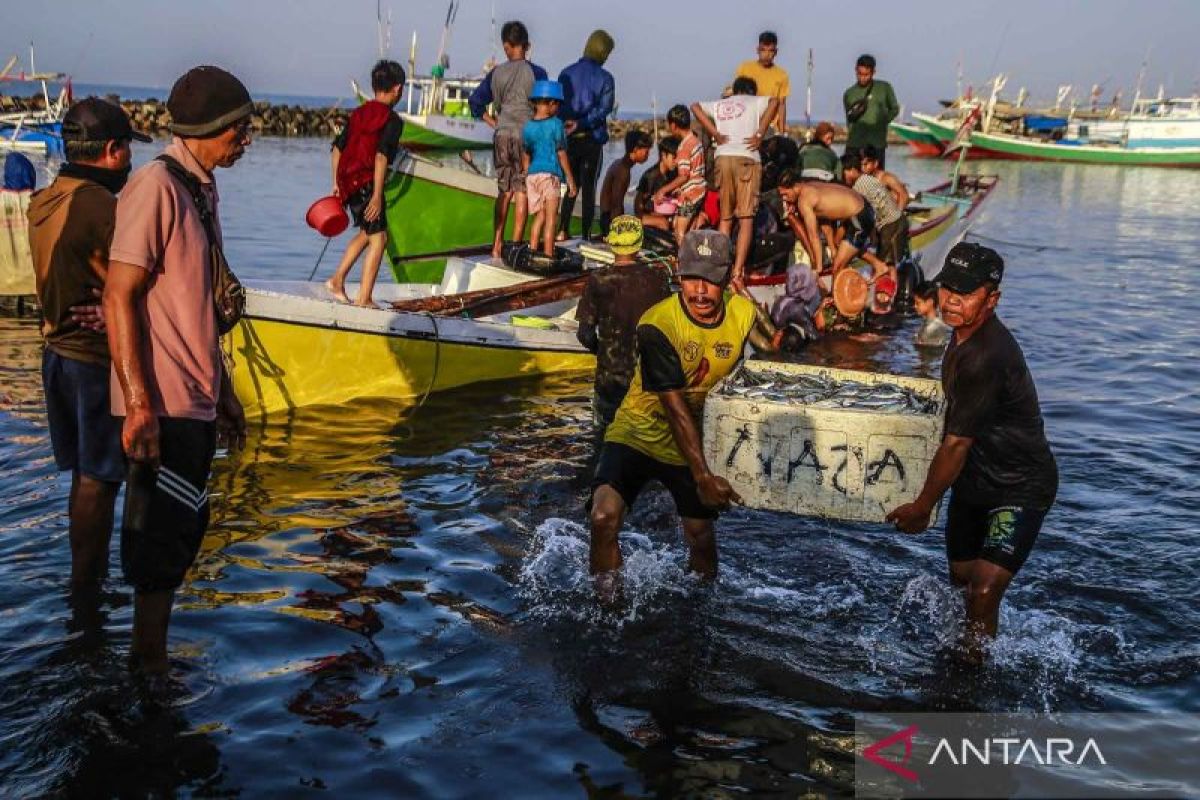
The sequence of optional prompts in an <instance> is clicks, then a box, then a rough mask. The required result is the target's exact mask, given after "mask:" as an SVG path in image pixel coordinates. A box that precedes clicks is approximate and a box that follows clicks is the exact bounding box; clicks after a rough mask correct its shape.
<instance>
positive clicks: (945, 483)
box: [887, 242, 1058, 663]
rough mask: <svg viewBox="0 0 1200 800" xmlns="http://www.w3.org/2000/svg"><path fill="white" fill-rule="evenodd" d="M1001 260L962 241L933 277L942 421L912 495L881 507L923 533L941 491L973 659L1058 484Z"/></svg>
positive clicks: (904, 527)
mask: <svg viewBox="0 0 1200 800" xmlns="http://www.w3.org/2000/svg"><path fill="white" fill-rule="evenodd" d="M1003 275H1004V260H1003V259H1001V258H1000V255H999V254H998V253H997V252H996V251H995V250H992V249H991V248H988V247H983V246H982V245H978V244H974V243H970V242H962V243H959V244H956V245H955V246H954V247H953V248H952V249H951V250H950V253H949V254H948V255H947V256H946V264H945V266H944V267H943V268H942V272H941V274H940V275H939V276H938V278H937V282H938V284H939V289H938V293H939V300H940V305H941V310H942V318H943V319H944V320H945V321H946V324H947V325H949V326H950V327H952V328H954V336H953V338H952V340H951V342H950V345H949V347H948V348H947V349H946V354H945V356H944V357H943V358H942V385H943V387H944V388H945V392H946V429H945V434H944V436H943V438H942V444H941V446H940V447H939V448H938V451H937V453H936V454H935V455H934V457H933V462H932V463H931V464H930V465H929V474H928V476H927V477H926V478H925V485H924V487H923V488H922V489H921V493H920V494H919V495H918V496H917V499H916V500H914V501H913V502H911V503H905V504H904V505H902V506H900V507H899V508H896V509H894V510H893V511H892V512H891V513H890V514H888V516H887V519H888V521H889V522H894V523H896V528H897V529H898V530H901V531H903V532H904V533H920V532H921V531H923V530H925V529H926V528H927V527H929V517H930V514H931V513H932V511H933V508H934V506H935V505H937V502H938V501H939V500H940V499H941V497H942V495H943V494H945V492H946V490H947V489H949V488H951V487H952V486H953V489H954V490H953V492H952V493H951V496H950V508H949V510H948V511H947V513H946V557H947V559H948V560H949V562H950V580H951V581H952V582H953V583H954V584H955V585H956V586H959V587H961V588H962V589H963V591H964V594H965V597H966V606H967V629H966V631H965V635H964V640H963V645H964V651H963V655H964V656H965V659H966V660H968V661H970V662H973V663H979V662H980V661H982V659H983V655H984V649H985V647H986V645H987V642H988V641H989V640H990V639H992V638H993V637H995V635H996V628H997V626H998V624H999V620H1000V601H1001V599H1002V598H1003V597H1004V592H1005V590H1006V589H1008V585H1009V583H1011V582H1012V579H1013V577H1014V576H1015V575H1016V573H1017V570H1019V569H1020V568H1021V565H1022V564H1024V563H1025V559H1026V558H1028V557H1029V553H1030V551H1031V550H1032V549H1033V544H1034V542H1035V541H1036V540H1037V536H1038V532H1039V531H1040V530H1041V527H1042V521H1043V520H1044V519H1045V517H1046V513H1047V512H1048V511H1049V510H1050V506H1051V505H1052V504H1053V503H1054V497H1055V494H1056V493H1057V491H1058V467H1057V466H1056V464H1055V461H1054V454H1053V453H1052V452H1050V445H1049V443H1048V442H1047V441H1046V433H1045V429H1044V425H1043V422H1042V413H1041V409H1040V408H1039V406H1038V396H1037V389H1036V388H1035V387H1034V384H1033V377H1032V376H1031V375H1030V374H1029V367H1027V366H1026V365H1025V356H1024V355H1023V354H1022V352H1021V346H1020V345H1018V344H1017V341H1016V339H1014V338H1013V336H1012V334H1011V333H1009V331H1008V328H1006V327H1004V323H1002V322H1001V321H1000V318H999V317H997V316H996V314H995V311H996V304H997V303H998V302H1000V279H1001V278H1002V277H1003Z"/></svg>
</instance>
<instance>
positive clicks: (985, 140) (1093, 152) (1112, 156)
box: [971, 133, 1200, 168]
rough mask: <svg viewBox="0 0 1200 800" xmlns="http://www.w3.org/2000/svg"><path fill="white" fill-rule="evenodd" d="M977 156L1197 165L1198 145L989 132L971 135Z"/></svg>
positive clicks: (1124, 164) (1199, 151)
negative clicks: (1075, 141) (1103, 143)
mask: <svg viewBox="0 0 1200 800" xmlns="http://www.w3.org/2000/svg"><path fill="white" fill-rule="evenodd" d="M971 150H972V151H973V152H974V153H975V155H976V157H978V158H995V159H1006V160H1013V161H1058V162H1064V163H1070V164H1110V165H1115V166H1126V167H1190V168H1200V148H1180V147H1153V148H1151V147H1137V148H1124V147H1099V146H1095V145H1068V144H1059V143H1057V142H1040V141H1031V140H1027V139H1021V138H1019V137H1016V136H1005V135H1000V134H992V133H973V134H971Z"/></svg>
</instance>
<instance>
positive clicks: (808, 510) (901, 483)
mask: <svg viewBox="0 0 1200 800" xmlns="http://www.w3.org/2000/svg"><path fill="white" fill-rule="evenodd" d="M746 367H749V368H750V369H752V370H755V371H770V372H772V373H776V374H782V375H789V374H794V375H797V376H799V375H811V376H819V377H822V378H825V379H832V380H836V381H857V382H859V383H868V384H880V383H881V384H889V385H895V386H901V387H906V388H908V389H911V390H913V391H915V392H916V393H918V394H920V395H921V396H924V397H927V398H929V399H931V400H936V401H937V408H938V411H937V413H934V414H911V413H910V414H905V413H898V412H887V411H875V410H869V409H864V408H818V407H813V406H808V405H802V404H798V403H789V402H781V401H777V400H776V401H772V400H764V399H761V398H753V399H752V398H746V397H733V396H726V395H723V394H719V393H718V391H716V390H714V391H713V392H712V393H710V394H709V396H708V399H707V400H706V401H705V405H704V452H705V457H706V458H707V459H708V465H709V468H711V469H712V470H713V472H715V473H716V474H718V475H721V476H723V477H725V478H726V479H727V480H728V481H729V482H730V483H731V484H733V487H734V489H735V490H736V491H737V492H738V494H740V495H741V496H742V499H743V501H744V502H745V504H746V505H747V506H748V507H750V508H759V509H766V510H771V511H787V512H790V513H793V514H802V515H806V516H816V517H824V518H827V519H839V520H854V521H864V522H883V521H884V517H885V516H886V515H887V513H888V512H889V511H891V510H892V509H893V508H895V507H896V506H899V505H902V504H903V503H907V502H910V501H911V500H914V499H916V497H917V494H919V493H920V491H921V487H922V486H923V485H924V483H925V476H926V473H927V472H928V471H929V464H930V462H931V461H932V460H933V455H934V453H935V452H937V449H938V445H939V444H940V443H941V440H942V423H943V417H944V411H945V397H944V395H943V393H942V386H941V384H940V383H939V382H938V381H933V380H927V379H924V378H909V377H905V376H901V375H887V374H883V373H874V372H859V371H856V370H845V369H833V368H829V367H814V366H809V365H805V364H786V363H776V362H765V361H751V362H748V363H747V364H745V365H744V366H743V367H741V368H739V370H737V371H735V372H733V373H732V374H730V375H729V376H728V377H726V378H725V379H724V380H723V381H722V383H721V384H718V386H717V387H716V389H717V390H719V389H720V388H722V387H723V386H724V385H725V383H726V382H729V381H732V380H734V379H736V378H737V376H738V374H739V372H740V370H741V369H744V368H746ZM936 516H937V511H936V509H935V511H934V517H935V519H936ZM931 524H932V522H931Z"/></svg>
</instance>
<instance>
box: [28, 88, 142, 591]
mask: <svg viewBox="0 0 1200 800" xmlns="http://www.w3.org/2000/svg"><path fill="white" fill-rule="evenodd" d="M134 139H137V140H138V141H140V142H149V141H150V137H149V136H146V135H145V134H144V133H138V132H136V131H134V130H133V128H132V127H131V126H130V124H129V117H128V116H126V114H125V111H124V110H123V109H122V108H121V107H120V106H118V105H115V104H114V103H109V102H107V101H105V100H99V99H97V98H94V97H89V98H87V99H86V100H81V101H79V102H78V103H76V104H75V105H74V106H72V107H71V109H70V110H69V111H67V114H66V116H65V117H64V118H63V143H64V146H65V149H66V156H67V163H65V164H63V166H62V168H61V169H60V170H59V172H58V177H56V178H55V179H54V182H53V183H52V184H50V185H49V186H48V187H46V188H45V189H43V190H41V191H40V192H37V193H36V194H34V195H33V198H32V199H31V201H30V204H29V223H30V229H29V246H30V250H31V251H32V253H33V262H34V277H35V280H36V284H37V293H38V302H39V303H40V304H41V307H42V320H43V322H42V334H43V336H44V337H45V339H46V350H45V353H44V354H43V357H42V383H43V387H44V388H45V393H46V413H47V416H48V417H49V427H50V443H51V446H52V447H53V450H54V460H55V462H56V463H57V465H58V468H59V469H61V470H71V499H70V503H69V505H68V509H67V513H68V516H69V519H70V540H71V585H72V588H74V589H85V588H94V587H95V586H96V585H97V584H98V583H99V581H100V579H101V578H103V576H104V572H105V568H106V567H107V566H108V545H109V540H110V539H111V537H112V526H113V506H114V504H115V502H116V498H117V489H118V488H119V487H120V485H121V481H122V480H124V478H125V457H124V455H123V454H122V452H121V426H120V423H119V422H118V421H117V420H116V419H115V418H114V417H113V415H112V411H111V409H110V408H109V363H110V359H109V351H108V339H107V338H105V334H104V324H103V318H102V316H101V315H100V314H99V305H98V303H99V300H98V298H99V297H100V293H101V290H102V289H103V287H104V278H105V275H106V274H107V272H108V248H109V244H110V243H111V242H112V235H113V223H114V219H115V217H116V208H117V198H116V194H117V192H119V191H121V188H122V187H123V186H124V185H125V181H126V180H127V179H128V177H129V162H130V158H131V153H130V142H132V141H133V140H134Z"/></svg>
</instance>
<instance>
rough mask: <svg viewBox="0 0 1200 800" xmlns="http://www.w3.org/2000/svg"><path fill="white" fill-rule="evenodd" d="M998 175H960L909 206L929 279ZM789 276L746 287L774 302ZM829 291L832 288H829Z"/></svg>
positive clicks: (799, 254)
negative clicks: (956, 180) (955, 181)
mask: <svg viewBox="0 0 1200 800" xmlns="http://www.w3.org/2000/svg"><path fill="white" fill-rule="evenodd" d="M998 181H999V178H997V177H996V176H995V175H967V174H964V175H960V176H959V179H958V182H957V185H955V183H954V182H953V181H946V182H945V183H941V184H938V185H937V186H934V187H932V188H930V189H926V190H924V191H922V192H918V193H917V195H916V196H915V197H914V198H913V201H912V204H911V205H910V206H909V207H908V218H909V234H908V236H909V249H910V250H911V251H912V254H913V258H914V260H915V261H916V262H917V263H918V264H920V266H921V269H922V271H923V272H924V274H925V277H926V279H930V278H933V277H934V276H935V275H936V274H937V273H938V272H940V271H941V268H942V263H943V262H944V261H945V260H946V254H947V253H949V252H950V248H952V247H953V246H954V245H956V244H958V243H959V242H961V241H962V240H963V237H964V236H966V235H967V231H968V230H969V229H970V227H971V225H972V223H973V222H974V221H975V219H976V215H977V214H978V213H979V209H980V208H981V207H982V206H983V203H984V201H986V200H987V199H988V197H989V196H990V195H991V193H992V190H993V189H995V188H996V184H997V183H998ZM796 260H797V261H803V262H805V263H807V261H808V255H807V253H806V252H805V251H804V248H803V247H800V246H799V245H797V248H796ZM785 283H786V276H785V275H778V274H777V275H769V276H765V277H762V276H753V275H751V276H748V278H747V280H746V285H747V287H748V288H749V289H750V292H751V294H753V295H754V297H755V298H756V299H758V300H761V301H763V302H767V303H770V302H771V301H773V300H774V299H775V298H776V297H778V296H779V295H780V294H782V292H783V290H784V285H785ZM825 288H826V290H828V288H829V287H828V286H826V287H825Z"/></svg>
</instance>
